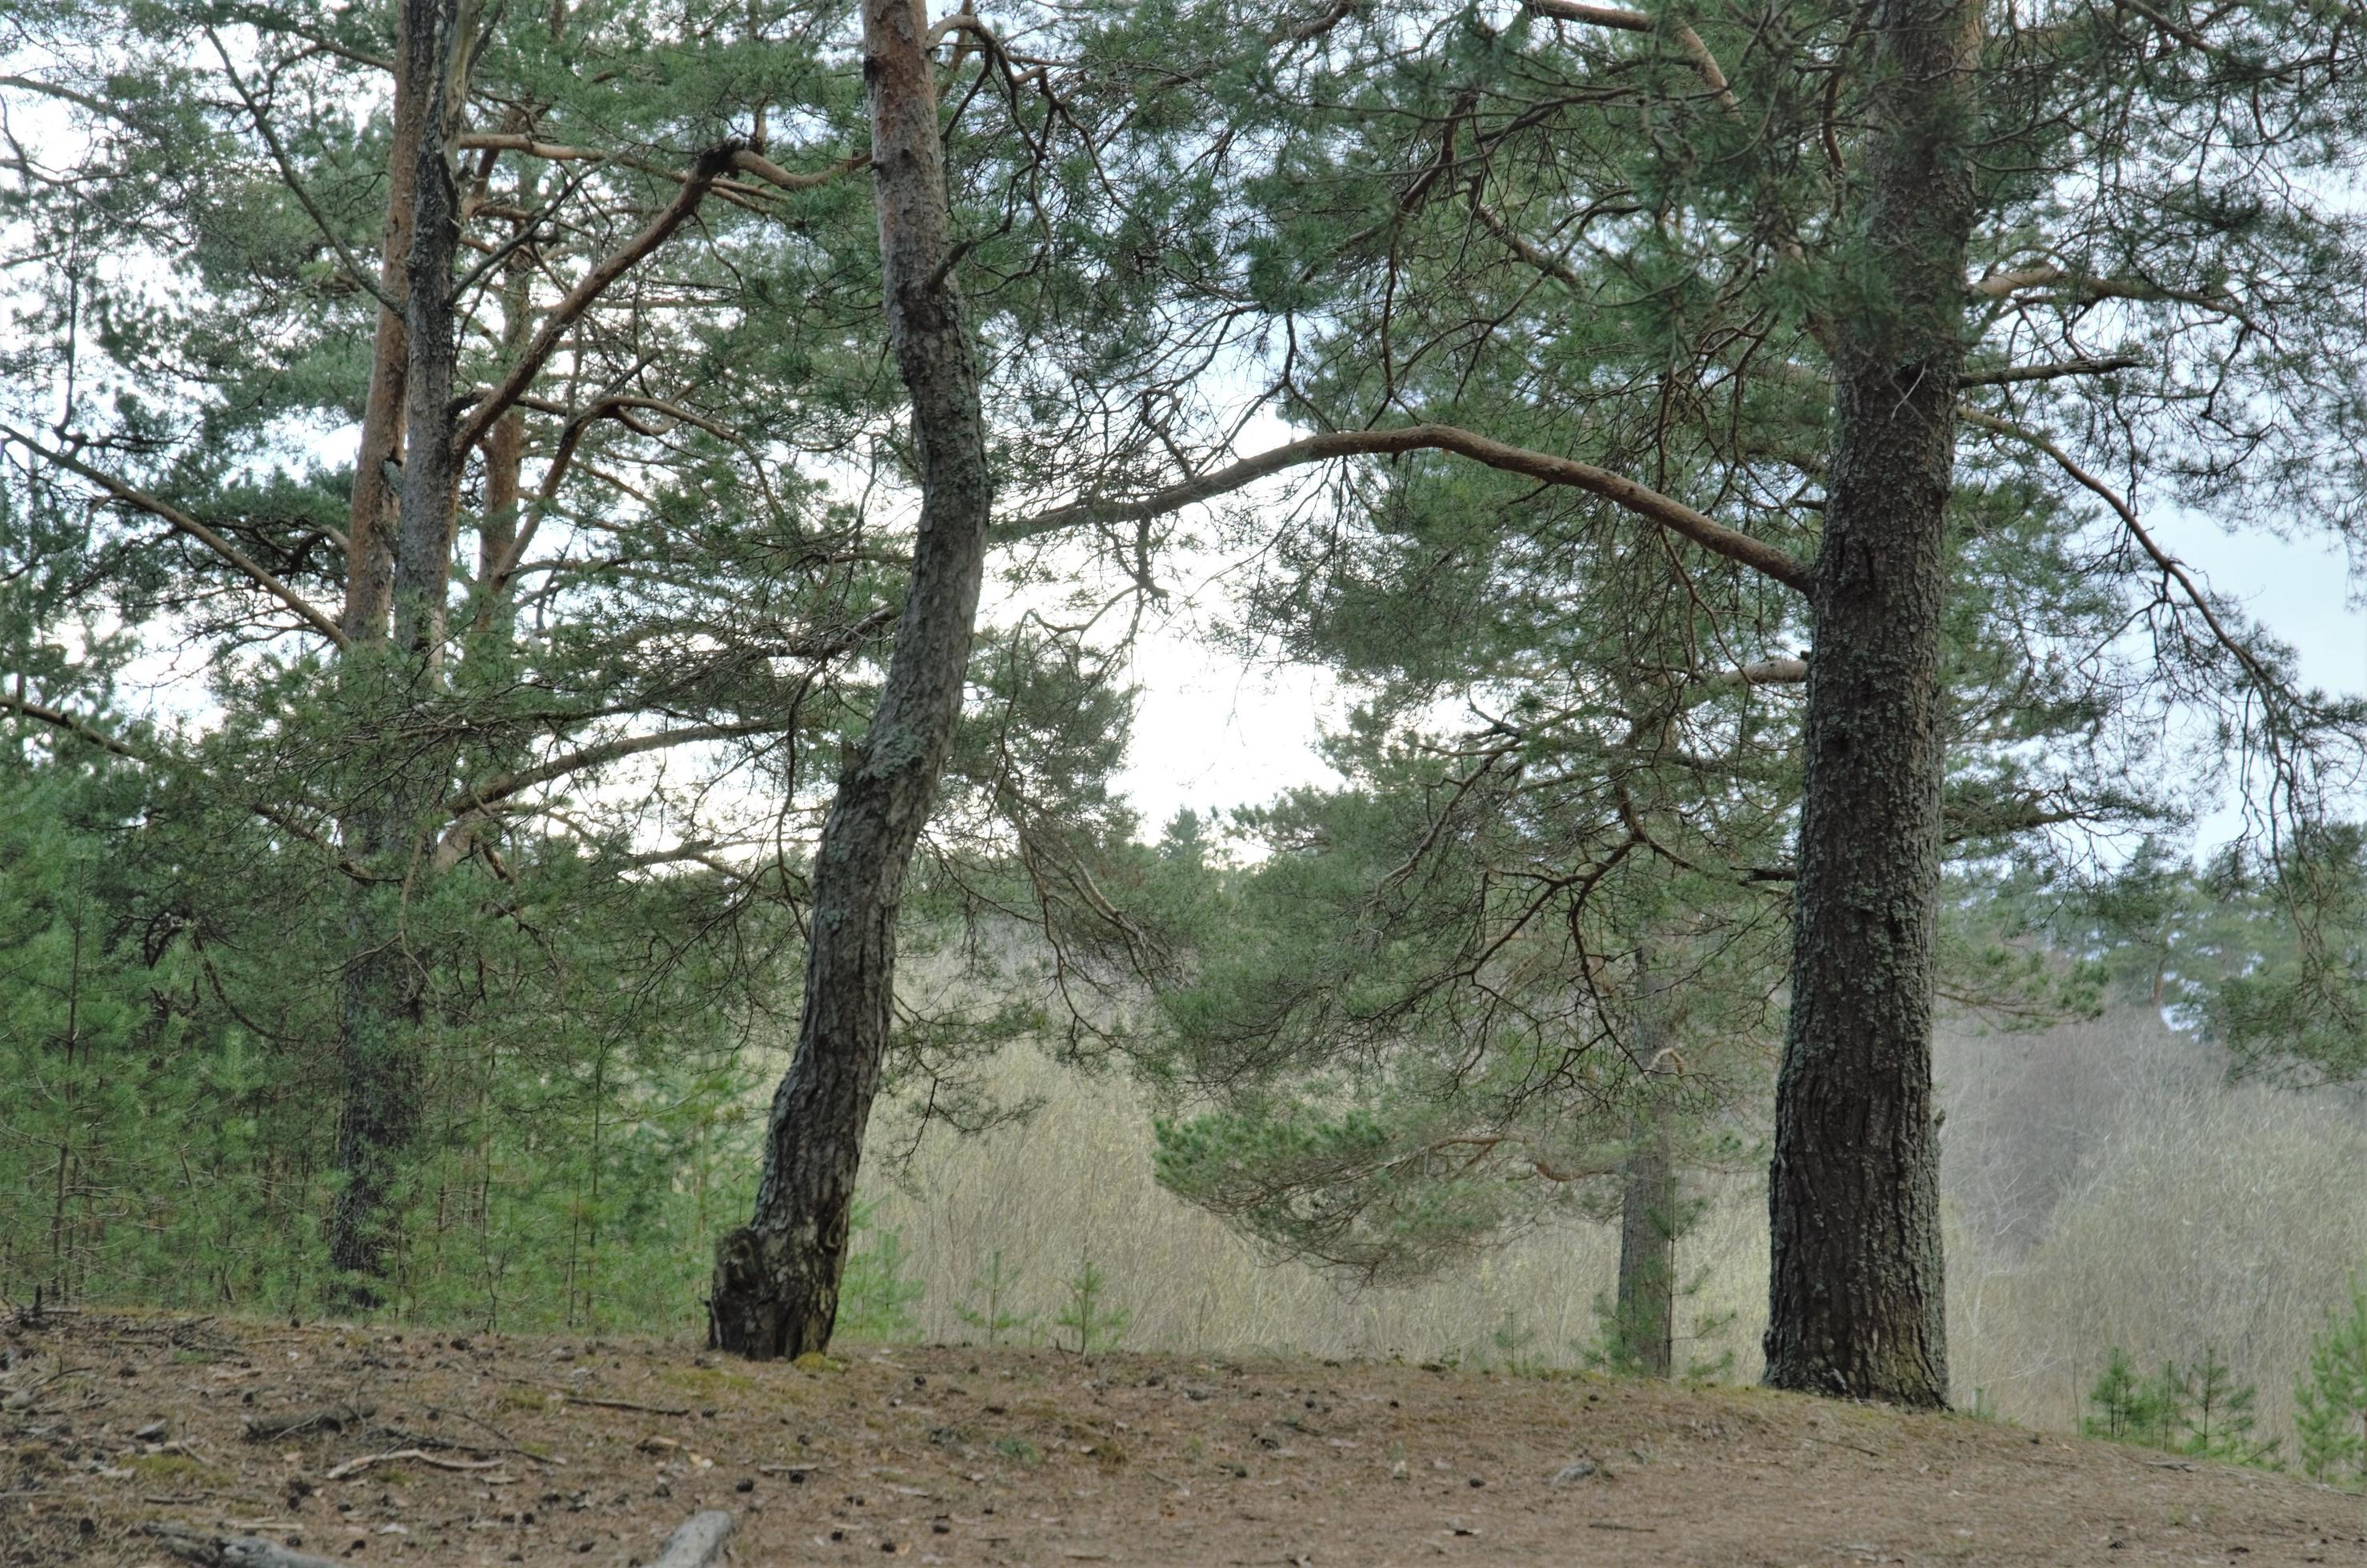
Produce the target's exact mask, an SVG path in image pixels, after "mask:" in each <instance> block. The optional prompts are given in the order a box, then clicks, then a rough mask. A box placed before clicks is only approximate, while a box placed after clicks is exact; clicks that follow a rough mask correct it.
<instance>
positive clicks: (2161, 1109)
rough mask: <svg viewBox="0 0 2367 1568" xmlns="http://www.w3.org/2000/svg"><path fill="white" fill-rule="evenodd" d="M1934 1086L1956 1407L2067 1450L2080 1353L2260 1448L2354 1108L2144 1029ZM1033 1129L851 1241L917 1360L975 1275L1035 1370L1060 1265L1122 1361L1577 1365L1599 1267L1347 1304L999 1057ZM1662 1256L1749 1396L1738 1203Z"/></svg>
mask: <svg viewBox="0 0 2367 1568" xmlns="http://www.w3.org/2000/svg"><path fill="white" fill-rule="evenodd" d="M1938 1074H1939V1080H1940V1088H1941V1094H1942V1102H1943V1104H1944V1105H1945V1106H1946V1108H1947V1111H1948V1120H1947V1122H1946V1124H1945V1126H1944V1127H1943V1130H1942V1143H1943V1149H1944V1153H1945V1200H1946V1210H1947V1219H1948V1228H1949V1243H1950V1247H1949V1269H1950V1278H1949V1317H1950V1326H1951V1341H1952V1344H1951V1349H1952V1358H1953V1364H1954V1373H1955V1382H1956V1397H1957V1400H1958V1402H1959V1403H1961V1404H1965V1405H1970V1404H1971V1403H1973V1402H1974V1400H1975V1398H1976V1394H1977V1396H1978V1398H1979V1400H1980V1401H1981V1403H1983V1405H1984V1406H1985V1407H1987V1408H1991V1409H1994V1410H1995V1411H1997V1412H1998V1413H1999V1415H2003V1416H2005V1417H2007V1418H2008V1419H2010V1420H2013V1421H2016V1422H2020V1423H2022V1424H2024V1425H2027V1426H2033V1427H2044V1428H2049V1429H2056V1430H2062V1429H2067V1428H2069V1427H2071V1426H2073V1425H2074V1423H2075V1422H2076V1419H2077V1415H2078V1407H2079V1403H2080V1400H2081V1397H2082V1395H2083V1393H2084V1391H2085V1389H2086V1388H2087V1386H2088V1384H2089V1383H2090V1381H2093V1379H2094V1377H2095V1375H2096V1372H2097V1370H2098V1369H2100V1367H2101V1363H2102V1360H2103V1358H2104V1355H2105V1352H2106V1351H2107V1350H2108V1349H2110V1348H2111V1347H2112V1346H2113V1345H2119V1346H2124V1347H2125V1348H2126V1349H2128V1350H2129V1351H2130V1352H2131V1353H2132V1354H2133V1355H2134V1356H2135V1358H2137V1360H2138V1363H2139V1364H2140V1365H2141V1366H2144V1365H2158V1364H2159V1363H2160V1362H2162V1361H2163V1360H2165V1359H2168V1358H2176V1359H2178V1360H2180V1361H2184V1360H2187V1359H2191V1358H2193V1357H2196V1356H2199V1355H2200V1354H2201V1353H2202V1351H2203V1347H2204V1346H2206V1345H2209V1346H2214V1347H2215V1348H2216V1349H2217V1350H2218V1352H2219V1353H2220V1355H2221V1356H2223V1357H2224V1358H2225V1359H2226V1360H2227V1361H2228V1362H2229V1363H2230V1364H2231V1365H2232V1366H2233V1368H2234V1369H2235V1370H2236V1373H2237V1377H2238V1379H2239V1380H2241V1381H2253V1382H2257V1383H2258V1384H2259V1390H2260V1405H2261V1415H2262V1429H2263V1431H2265V1432H2269V1433H2282V1432H2283V1431H2284V1430H2285V1429H2286V1427H2287V1426H2288V1424H2289V1421H2290V1410H2291V1395H2292V1384H2293V1374H2294V1372H2295V1371H2296V1370H2297V1369H2299V1368H2300V1366H2301V1365H2302V1363H2303V1361H2304V1359H2305V1357H2306V1354H2307V1349H2308V1344H2309V1339H2310V1336H2311V1335H2312V1334H2314V1333H2315V1332H2316V1329H2317V1327H2318V1325H2319V1324H2320V1322H2321V1321H2322V1319H2323V1316H2324V1314H2325V1312H2326V1311H2327V1308H2328V1307H2329V1306H2331V1305H2332V1304H2333V1303H2334V1302H2335V1301H2337V1299H2338V1296H2339V1292H2340V1290H2341V1288H2342V1284H2343V1281H2344V1280H2345V1278H2347V1277H2348V1275H2349V1274H2350V1271H2351V1270H2352V1269H2353V1268H2355V1267H2359V1266H2360V1265H2361V1263H2362V1262H2367V1183H2361V1181H2360V1180H2359V1179H2358V1176H2357V1173H2358V1172H2359V1171H2360V1170H2361V1168H2367V1115H2362V1114H2361V1102H2360V1101H2359V1100H2357V1099H2356V1098H2354V1097H2349V1096H2336V1095H2330V1094H2323V1093H2321V1094H2316V1095H2308V1096H2305V1095H2300V1094H2295V1093H2292V1092H2288V1091H2283V1090H2280V1089H2276V1088H2272V1087H2269V1086H2266V1085H2229V1084H2227V1083H2226V1082H2225V1078H2224V1075H2223V1074H2222V1073H2221V1072H2220V1070H2219V1068H2218V1066H2217V1064H2216V1063H2215V1062H2214V1061H2213V1060H2212V1059H2211V1058H2210V1056H2209V1055H2208V1054H2207V1053H2206V1052H2205V1051H2204V1050H2203V1048H2202V1047H2199V1046H2197V1045H2195V1044H2194V1043H2193V1042H2191V1040H2187V1039H2186V1038H2185V1037H2183V1036H2180V1035H2177V1034H2175V1033H2173V1032H2172V1031H2170V1030H2169V1029H2167V1028H2163V1027H2161V1025H2160V1024H2159V1023H2158V1021H2157V1020H2154V1019H2151V1018H2149V1017H2146V1016H2145V1015H2133V1016H2126V1017H2113V1018H2110V1019H2106V1020H2102V1021H2099V1022H2095V1023H2089V1024H2082V1025H2077V1026H2070V1027H2067V1028H2061V1029H2056V1030H2053V1031H2049V1032H2046V1033H2043V1034H2035V1035H1999V1034H1986V1035H1985V1034H1981V1033H1978V1032H1976V1031H1973V1030H1969V1029H1960V1030H1958V1031H1956V1032H1954V1033H1952V1034H1950V1035H1949V1036H1947V1037H1946V1038H1944V1039H1943V1040H1942V1045H1941V1050H1940V1053H1939V1064H1938ZM1000 1086H1001V1087H1002V1089H1003V1090H1004V1091H1005V1092H1007V1093H1010V1094H1013V1095H1021V1094H1030V1093H1032V1094H1036V1095H1040V1096H1043V1098H1044V1099H1045V1101H1046V1105H1045V1108H1044V1109H1043V1110H1042V1111H1041V1112H1040V1113H1038V1114H1037V1115H1036V1117H1035V1118H1034V1119H1032V1120H1030V1121H1029V1122H1027V1123H1026V1124H1025V1125H1024V1126H1020V1127H1014V1128H1006V1129H1003V1130H1002V1131H997V1132H993V1133H990V1134H987V1135H984V1136H981V1137H978V1138H973V1139H961V1138H957V1137H953V1136H950V1135H939V1134H934V1133H933V1134H932V1135H931V1136H929V1137H928V1138H926V1139H924V1140H923V1144H922V1146H921V1149H920V1151H919V1153H918V1154H917V1156H916V1157H915V1159H914V1160H913V1161H912V1165H911V1166H910V1168H909V1172H908V1175H907V1177H906V1180H905V1182H904V1184H903V1185H902V1186H901V1187H896V1188H892V1189H888V1188H883V1189H882V1190H881V1192H880V1194H879V1196H880V1199H881V1203H880V1207H879V1209H878V1216H877V1219H878V1223H879V1224H881V1225H883V1226H886V1227H889V1228H893V1229H896V1230H899V1231H900V1232H901V1233H902V1236H903V1240H904V1243H905V1244H906V1246H907V1247H908V1248H909V1249H910V1251H911V1253H912V1257H913V1264H914V1267H915V1269H916V1270H917V1274H918V1277H919V1278H921V1279H922V1280H923V1283H924V1284H925V1285H926V1287H927V1291H926V1294H925V1296H924V1297H923V1300H922V1301H921V1302H920V1303H919V1305H918V1308H917V1312H918V1315H919V1318H920V1323H921V1327H922V1332H923V1336H924V1337H926V1338H927V1339H929V1340H932V1341H938V1342H958V1341H963V1340H973V1339H977V1338H979V1337H980V1335H979V1333H978V1331H977V1330H976V1329H974V1328H973V1327H971V1326H970V1325H968V1324H965V1323H964V1322H962V1321H961V1319H960V1318H959V1317H958V1316H957V1308H959V1307H960V1306H961V1305H963V1304H964V1302H965V1301H976V1304H977V1305H980V1306H982V1305H983V1301H982V1299H980V1298H978V1295H977V1292H976V1291H975V1290H973V1289H972V1284H971V1282H972V1280H973V1279H974V1278H976V1277H977V1276H978V1275H979V1274H980V1272H981V1271H983V1270H984V1269H985V1267H987V1263H988V1260H989V1258H990V1257H991V1255H992V1254H993V1253H994V1252H995V1251H997V1250H998V1249H999V1250H1000V1251H1001V1252H1002V1258H1003V1263H1004V1266H1005V1267H1006V1268H1007V1269H1010V1270H1013V1271H1014V1272H1016V1273H1017V1274H1018V1275H1019V1276H1020V1284H1019V1287H1018V1290H1017V1292H1016V1301H1015V1303H1014V1305H1015V1310H1016V1311H1018V1312H1024V1313H1034V1314H1035V1322H1034V1324H1033V1325H1032V1327H1031V1328H1030V1329H1029V1330H1026V1331H1022V1332H1020V1333H1018V1334H1016V1335H1013V1336H1012V1337H1014V1339H1016V1340H1017V1341H1018V1342H1019V1343H1023V1344H1025V1343H1037V1344H1041V1343H1046V1342H1048V1340H1049V1339H1050V1338H1052V1337H1053V1336H1055V1335H1057V1334H1058V1333H1059V1331H1057V1330H1055V1329H1054V1328H1053V1326H1052V1319H1053V1317H1054V1314H1055V1312H1056V1311H1057V1310H1058V1308H1059V1304H1060V1302H1061V1300H1062V1295H1061V1282H1062V1281H1063V1280H1064V1279H1065V1278H1067V1277H1068V1276H1070V1274H1072V1273H1073V1272H1074V1271H1075V1270H1076V1268H1077V1267H1078V1266H1079V1264H1080V1263H1081V1261H1082V1259H1083V1257H1084V1256H1087V1255H1088V1254H1090V1255H1091V1256H1092V1257H1093V1261H1094V1262H1095V1263H1096V1264H1097V1265H1099V1267H1101V1268H1102V1269H1103V1271H1104V1273H1105V1274H1106V1275H1107V1276H1108V1278H1109V1280H1110V1283H1111V1286H1112V1290H1113V1292H1114V1296H1115V1299H1116V1301H1118V1302H1119V1303H1120V1304H1122V1305H1124V1306H1126V1307H1127V1308H1128V1309H1130V1310H1131V1312H1132V1314H1133V1316H1132V1321H1131V1324H1130V1325H1129V1328H1128V1331H1127V1335H1126V1338H1125V1342H1124V1343H1125V1345H1126V1346H1127V1347H1128V1348H1135V1349H1144V1350H1177V1351H1196V1352H1203V1353H1215V1354H1225V1355H1251V1354H1260V1353H1276V1354H1304V1355H1312V1356H1318V1357H1326V1358H1342V1357H1359V1358H1389V1357H1393V1356H1395V1357H1402V1358H1405V1359H1407V1360H1410V1361H1459V1362H1461V1363H1463V1364H1465V1365H1475V1364H1476V1365H1483V1366H1485V1365H1501V1364H1503V1363H1504V1362H1505V1361H1506V1360H1507V1359H1508V1357H1507V1353H1506V1348H1505V1346H1504V1345H1503V1344H1502V1343H1501V1341H1500V1338H1499V1335H1500V1334H1501V1333H1502V1332H1503V1331H1506V1330H1507V1329H1509V1330H1510V1332H1511V1334H1512V1335H1514V1336H1522V1335H1525V1336H1526V1338H1525V1340H1524V1342H1523V1348H1522V1349H1521V1350H1520V1351H1519V1352H1518V1355H1519V1358H1520V1359H1521V1360H1522V1361H1523V1362H1524V1363H1529V1364H1533V1365H1537V1366H1544V1367H1569V1366H1574V1365H1577V1364H1579V1362H1580V1347H1581V1346H1583V1345H1584V1344H1585V1343H1586V1342H1587V1341H1589V1340H1590V1339H1591V1338H1592V1337H1593V1335H1594V1334H1595V1332H1596V1324H1595V1317H1594V1312H1593V1303H1594V1302H1595V1301H1596V1299H1597V1298H1598V1297H1599V1296H1600V1295H1602V1294H1603V1293H1604V1292H1607V1291H1608V1290H1610V1289H1611V1286H1612V1283H1613V1278H1614V1269H1615V1266H1616V1261H1617V1254H1616V1239H1615V1236H1614V1234H1613V1233H1611V1232H1610V1230H1609V1229H1608V1228H1604V1227H1582V1226H1580V1227H1572V1228H1570V1229H1568V1230H1564V1231H1555V1232H1548V1233H1536V1234H1533V1235H1529V1236H1526V1237H1523V1238H1522V1239H1520V1240H1518V1241H1516V1242H1514V1243H1512V1244H1510V1245H1508V1246H1506V1247H1504V1248H1503V1249H1502V1250H1501V1251H1500V1252H1498V1253H1496V1254H1494V1255H1492V1256H1489V1257H1486V1258H1484V1259H1483V1260H1481V1261H1479V1262H1478V1263H1477V1264H1475V1265H1472V1266H1469V1267H1462V1268H1459V1269H1457V1270H1456V1271H1455V1273H1454V1274H1453V1275H1451V1276H1450V1277H1447V1278H1439V1279H1435V1280H1433V1281H1431V1282H1428V1283H1426V1284H1422V1285H1418V1286H1411V1287H1403V1286H1400V1287H1391V1288H1378V1289H1354V1288H1350V1287H1346V1286H1343V1285H1342V1284H1340V1283H1339V1282H1337V1281H1335V1280H1333V1279H1332V1278H1329V1277H1327V1276H1324V1275H1322V1274H1319V1273H1318V1272H1316V1271H1314V1270H1311V1269H1308V1268H1307V1267H1303V1266H1300V1265H1297V1264H1295V1263H1290V1262H1278V1261H1274V1260H1272V1259H1269V1258H1266V1257H1263V1256H1261V1255H1260V1254H1259V1253H1258V1251H1257V1250H1256V1249H1255V1248H1253V1247H1252V1246H1251V1244H1248V1243H1246V1242H1244V1241H1243V1240H1241V1239H1240V1237H1239V1236H1237V1235H1235V1234H1234V1233H1231V1232H1229V1231H1228V1230H1227V1229H1226V1228H1225V1227H1224V1226H1223V1225H1221V1224H1219V1223H1218V1222H1217V1221H1215V1220H1213V1219H1211V1218H1209V1217H1208V1216H1207V1215H1206V1214H1204V1213H1202V1212H1200V1211H1199V1210H1195V1209H1194V1208H1192V1207H1191V1206H1190V1205H1188V1204H1185V1203H1183V1202H1182V1201H1180V1200H1179V1199H1175V1198H1173V1197H1172V1196H1170V1195H1169V1194H1168V1193H1166V1192H1164V1191H1163V1190H1161V1188H1160V1187H1158V1185H1157V1184H1156V1183H1155V1182H1154V1181H1153V1180H1152V1178H1151V1175H1150V1129H1149V1125H1148V1118H1147V1115H1146V1113H1145V1110H1144V1108H1143V1106H1142V1105H1141V1103H1140V1101H1139V1099H1138V1096H1137V1095H1136V1094H1135V1092H1134V1091H1133V1090H1132V1088H1131V1087H1130V1086H1129V1085H1127V1084H1126V1083H1125V1082H1124V1081H1123V1080H1117V1079H1090V1078H1080V1077H1078V1076H1075V1075H1072V1074H1064V1073H1061V1072H1059V1071H1057V1070H1056V1069H1054V1068H1052V1067H1051V1066H1050V1065H1049V1064H1048V1063H1045V1062H1040V1061H1033V1060H1027V1059H1023V1058H1020V1057H1016V1056H1014V1058H1013V1059H1012V1061H1011V1062H1009V1063H1008V1064H1007V1067H1006V1072H1005V1078H1004V1081H1003V1082H1002V1085H1000ZM1711 1196H1712V1199H1713V1200H1712V1202H1711V1204H1710V1207H1709V1210H1708V1212H1707V1213H1706V1214H1705V1215H1704V1218H1703V1220H1702V1221H1701V1222H1700V1224H1699V1225H1698V1226H1697V1227H1696V1228H1695V1229H1694V1231H1693V1233H1691V1234H1690V1235H1688V1236H1687V1238H1686V1239H1685V1241H1684V1243H1683V1244H1682V1259H1681V1267H1682V1270H1683V1271H1684V1272H1685V1273H1686V1274H1688V1275H1698V1277H1699V1278H1700V1281H1701V1283H1700V1288H1699V1290H1698V1291H1697V1293H1696V1294H1695V1296H1694V1297H1693V1300H1692V1301H1690V1302H1689V1303H1687V1305H1686V1306H1685V1307H1684V1308H1682V1309H1681V1318H1682V1320H1684V1321H1685V1322H1687V1323H1690V1322H1691V1321H1693V1320H1694V1319H1697V1318H1704V1319H1716V1318H1721V1317H1724V1318H1727V1319H1729V1320H1730V1321H1729V1322H1728V1323H1727V1326H1726V1327H1725V1329H1724V1330H1723V1332H1722V1333H1720V1334H1718V1335H1716V1336H1715V1337H1713V1338H1710V1339H1708V1340H1705V1341H1704V1342H1703V1343H1702V1344H1701V1345H1699V1346H1696V1353H1697V1354H1699V1355H1705V1356H1706V1357H1708V1358H1715V1357H1716V1356H1717V1355H1718V1354H1720V1353H1721V1352H1723V1351H1727V1350H1730V1351H1732V1352H1733V1356H1734V1361H1733V1367H1732V1372H1731V1375H1732V1376H1734V1377H1736V1378H1738V1379H1743V1380H1748V1379H1750V1378H1754V1377H1755V1376H1756V1375H1757V1372H1758V1366H1759V1355H1758V1339H1759V1334H1760V1330H1761V1327H1762V1326H1763V1324H1764V1322H1765V1310H1766V1309H1765V1302H1764V1292H1765V1289H1766V1257H1767V1228H1766V1218H1765V1213H1764V1210H1763V1208H1762V1205H1763V1203H1764V1201H1765V1199H1764V1198H1763V1195H1762V1192H1761V1188H1760V1187H1759V1186H1758V1185H1757V1184H1756V1183H1755V1182H1752V1181H1749V1180H1727V1181H1724V1182H1722V1183H1721V1184H1720V1187H1719V1188H1718V1189H1717V1190H1716V1191H1715V1192H1714V1193H1713V1194H1712V1195H1711Z"/></svg>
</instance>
